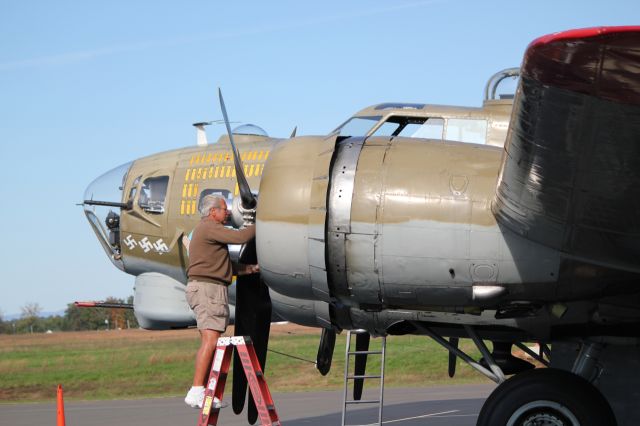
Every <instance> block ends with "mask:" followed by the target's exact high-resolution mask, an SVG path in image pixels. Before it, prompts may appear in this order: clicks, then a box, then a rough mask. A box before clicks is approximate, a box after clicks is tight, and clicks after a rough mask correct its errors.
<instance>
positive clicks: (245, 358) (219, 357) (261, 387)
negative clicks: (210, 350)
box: [198, 336, 281, 426]
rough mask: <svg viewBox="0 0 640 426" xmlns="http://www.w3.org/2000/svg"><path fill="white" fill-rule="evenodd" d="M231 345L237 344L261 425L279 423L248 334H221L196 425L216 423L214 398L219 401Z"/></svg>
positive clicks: (278, 424)
mask: <svg viewBox="0 0 640 426" xmlns="http://www.w3.org/2000/svg"><path fill="white" fill-rule="evenodd" d="M232 346H235V347H236V350H237V351H238V356H239V357H240V361H242V367H243V368H244V373H245V374H246V375H247V382H248V383H249V389H251V395H253V400H254V402H255V403H256V408H257V409H258V418H259V419H260V423H261V424H262V425H263V426H281V425H280V419H279V418H278V413H276V407H275V405H274V404H273V399H272V398H271V392H269V387H268V386H267V381H266V380H265V378H264V375H263V374H262V368H260V363H259V362H258V358H257V357H256V351H255V349H254V348H253V343H252V342H251V338H250V337H249V336H244V337H243V336H234V337H220V338H219V339H218V344H217V346H216V352H215V354H214V356H213V362H212V364H211V373H210V374H209V381H208V385H207V388H206V389H205V394H204V403H203V405H202V412H201V413H200V416H198V426H207V425H217V424H218V415H219V414H220V409H219V408H215V407H214V406H213V405H214V404H213V398H214V397H216V398H218V399H219V400H220V401H222V395H224V385H225V383H226V382H227V373H229V366H230V365H231V355H232V354H233V348H232Z"/></svg>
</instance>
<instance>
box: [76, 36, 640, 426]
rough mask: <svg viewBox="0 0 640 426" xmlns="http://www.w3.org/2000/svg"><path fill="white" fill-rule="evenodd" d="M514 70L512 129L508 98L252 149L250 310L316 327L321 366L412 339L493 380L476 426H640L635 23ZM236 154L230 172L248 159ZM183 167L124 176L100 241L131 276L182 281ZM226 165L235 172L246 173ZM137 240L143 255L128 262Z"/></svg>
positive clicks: (156, 161)
mask: <svg viewBox="0 0 640 426" xmlns="http://www.w3.org/2000/svg"><path fill="white" fill-rule="evenodd" d="M520 73H521V78H520V82H519V85H518V89H517V92H516V96H515V100H514V101H513V111H512V114H511V118H510V120H508V119H507V117H508V114H509V112H508V110H509V109H510V105H508V106H505V105H502V103H509V101H495V100H487V101H486V102H485V105H484V106H483V108H480V109H472V108H446V107H443V108H439V107H430V106H424V105H406V104H399V105H389V104H383V105H378V106H375V107H372V108H367V109H365V110H363V111H361V112H360V113H358V114H356V115H355V116H354V117H353V118H352V119H350V120H348V121H347V122H346V123H345V124H344V125H342V126H340V127H339V128H338V129H336V131H334V132H332V133H331V134H330V135H328V136H323V137H298V138H291V139H288V140H268V139H265V140H264V141H261V143H269V144H271V145H269V152H270V154H269V158H268V160H266V161H265V163H264V167H260V175H261V180H260V185H259V189H260V200H259V203H257V208H256V224H257V237H256V254H257V259H258V261H259V262H260V265H261V275H262V280H264V282H266V284H267V285H268V286H269V292H268V293H267V294H263V296H265V297H266V296H267V295H268V294H270V295H271V298H272V300H273V304H274V308H275V310H276V311H277V312H278V314H279V315H282V317H283V318H286V319H293V320H297V322H301V323H303V324H308V325H313V324H315V325H318V326H321V327H323V339H322V342H321V347H320V350H319V368H320V369H321V371H322V370H324V371H325V372H326V370H327V369H328V365H327V364H328V363H330V352H331V350H332V344H331V342H332V339H334V338H335V334H334V333H335V331H339V330H343V329H356V328H362V329H366V330H368V331H369V332H370V333H371V334H373V335H381V334H405V333H414V334H423V335H427V336H430V337H432V338H434V339H435V340H436V341H438V342H439V343H441V344H442V345H443V346H445V347H446V348H447V349H448V350H449V351H450V353H451V354H453V355H455V356H458V357H460V358H462V359H463V360H465V361H466V362H468V363H469V364H470V365H471V366H472V367H474V368H476V369H477V370H479V371H480V372H482V373H483V374H485V375H487V376H488V377H490V378H491V379H492V380H494V381H496V382H498V383H500V385H499V386H498V387H497V388H496V390H495V391H494V392H493V393H492V395H491V396H490V397H489V399H488V400H487V401H486V403H485V404H484V406H483V409H482V411H481V413H480V417H479V419H478V424H480V425H498V424H514V425H524V424H551V425H567V424H573V425H575V424H581V425H591V424H598V425H600V424H616V422H617V423H618V424H621V425H622V424H636V423H637V421H638V418H639V414H638V411H639V408H638V407H637V404H635V401H637V397H638V394H637V393H638V390H637V389H638V388H639V387H638V384H639V380H638V379H639V378H640V377H639V376H638V373H637V371H638V368H637V367H638V360H639V359H640V352H639V349H638V343H639V340H638V337H639V336H640V332H639V331H638V330H640V327H639V326H640V321H639V320H640V309H639V308H640V299H639V296H640V294H639V291H638V280H639V277H640V275H639V274H640V267H639V266H638V265H639V264H640V262H639V260H640V244H639V243H640V240H639V239H638V236H639V234H640V222H638V220H637V218H638V213H639V208H638V207H639V206H638V202H637V200H638V197H639V196H640V176H639V173H640V172H639V170H640V167H639V166H640V164H639V163H640V153H639V152H638V144H637V138H638V135H640V27H608V28H594V29H586V30H576V31H567V32H563V33H557V34H552V35H549V36H545V37H541V38H539V39H537V40H535V41H534V42H532V43H531V44H530V46H529V47H528V49H527V51H526V53H525V57H524V61H523V64H522V66H521V68H520ZM488 92H493V91H492V90H488ZM458 120H468V121H472V120H476V121H478V122H477V123H460V122H459V121H458ZM507 122H508V132H506V143H505V144H504V148H503V147H501V145H502V144H503V141H502V140H501V139H504V137H505V136H504V135H505V130H506V126H507ZM405 129H407V130H405ZM454 135H455V136H458V137H457V138H456V137H455V136H454ZM230 136H231V132H230ZM411 136H418V137H417V138H416V137H411ZM240 139H241V137H238V141H239V143H240V148H241V149H240V154H239V155H238V154H236V158H237V157H241V156H242V155H243V154H244V155H245V158H246V156H247V155H246V152H247V151H249V150H248V149H247V148H244V147H243V146H242V144H241V142H240ZM456 140H457V141H456ZM252 143H255V142H252ZM225 144H226V139H225V140H223V141H220V142H219V145H218V146H217V147H215V145H214V148H213V149H210V152H212V153H213V152H216V150H219V149H221V148H222V147H223V146H225ZM225 149H226V150H227V152H228V151H229V148H226V147H225ZM256 149H257V148H256ZM254 150H255V149H254ZM265 150H266V148H265ZM230 151H231V155H233V154H234V152H236V150H235V149H233V148H232V149H231V150H230ZM185 152H186V153H188V154H187V155H186V156H185V155H184V153H185ZM194 154H195V155H196V157H194V160H193V162H194V163H195V162H196V160H197V155H198V154H200V161H202V154H203V153H199V152H197V149H196V150H194V149H193V148H192V149H191V151H189V150H183V151H174V152H173V153H169V154H160V155H159V156H152V157H147V158H145V159H143V160H139V161H141V163H140V164H136V163H137V162H135V163H133V165H131V166H128V168H129V170H128V173H127V172H126V170H125V169H122V170H121V173H120V175H121V176H122V175H125V179H124V180H123V184H122V189H121V190H122V191H123V193H122V194H121V198H120V199H119V200H120V201H119V204H116V203H111V206H112V207H115V208H119V211H117V212H116V211H114V212H113V215H111V216H112V219H115V217H116V216H117V218H118V219H119V225H118V226H114V227H113V228H112V231H111V232H120V236H119V237H117V236H115V237H114V238H112V239H111V240H110V241H109V240H105V241H106V242H104V243H103V244H104V246H105V248H107V249H108V250H109V253H110V255H111V256H112V258H113V260H114V262H121V266H122V267H123V269H125V270H127V271H128V272H131V273H133V274H142V275H144V274H143V273H148V271H149V270H152V269H151V268H152V267H153V268H157V271H158V272H157V273H161V274H162V275H161V276H163V277H172V279H175V280H176V281H177V282H178V284H179V285H182V286H183V284H181V283H180V281H181V279H183V277H180V276H176V275H172V274H175V271H176V270H178V269H180V267H182V268H183V267H184V253H183V250H182V248H181V247H180V237H181V236H182V234H183V233H185V232H188V230H189V229H190V228H191V227H192V226H193V224H194V223H195V220H196V219H195V218H190V219H188V218H186V217H185V218H183V219H182V221H175V222H174V223H175V225H173V226H171V225H169V224H168V220H167V216H168V215H170V214H171V213H172V212H173V214H174V215H175V216H177V217H179V215H178V214H177V213H179V212H181V211H186V208H185V210H181V207H182V205H183V204H185V203H183V202H186V201H187V200H190V201H191V202H192V205H193V204H196V205H197V197H198V195H197V192H198V191H196V195H195V196H194V194H193V191H192V190H191V191H190V190H189V189H188V184H189V182H187V180H186V177H187V171H186V170H187V169H190V168H193V167H194V165H193V163H191V164H187V163H189V162H191V159H190V157H189V155H194ZM180 155H182V157H180ZM207 155H208V152H207ZM212 155H213V154H212ZM163 156H165V157H164V158H166V156H173V158H174V162H173V166H168V165H167V164H170V163H171V162H170V161H165V162H164V163H163V162H162V161H161V159H162V158H163ZM175 158H180V159H179V160H178V161H176V160H175ZM220 160H221V158H220V157H218V160H217V161H220ZM225 160H226V157H225ZM226 161H229V160H226ZM250 161H252V160H250ZM237 163H238V165H239V167H237V174H238V175H241V174H242V170H243V168H246V165H245V166H244V167H243V166H240V164H239V163H240V158H237ZM163 164H164V166H163ZM142 165H144V166H145V167H140V166H142ZM215 165H216V166H218V164H217V163H216V164H215ZM254 165H255V164H254ZM196 166H197V164H196ZM162 167H164V171H161V172H160V173H156V170H158V171H160V170H162ZM172 167H173V168H174V169H175V170H176V171H177V170H180V172H181V173H184V176H183V175H181V173H175V172H174V173H172V172H171V171H170V169H171V168H172ZM200 167H201V168H202V166H200ZM209 167H211V166H209ZM220 167H221V165H220ZM196 169H197V167H196ZM150 170H151V172H150ZM254 171H255V168H254ZM125 173H126V174H125ZM190 173H193V172H190ZM195 173H196V175H195V176H197V173H198V172H197V171H196V172H195ZM138 176H140V177H139V178H138ZM161 176H167V178H166V180H165V183H163V185H164V188H165V189H164V190H163V191H161V192H164V195H165V196H164V197H162V200H161V201H162V205H161V208H156V211H153V210H152V209H153V207H152V204H146V202H143V203H142V205H141V204H140V201H139V199H140V197H142V193H143V192H144V191H145V190H146V191H147V192H149V191H150V190H149V189H148V188H150V187H151V186H152V185H151V184H150V183H151V182H153V181H150V182H149V184H144V182H145V181H146V179H153V178H157V177H161ZM189 176H191V175H190V174H189ZM201 176H202V173H201ZM225 176H226V175H225ZM172 179H173V180H176V181H177V182H171V180H172ZM240 180H242V179H240ZM256 180H257V179H254V181H253V182H251V176H249V182H250V183H249V185H252V184H253V185H255V184H257V182H256ZM170 182H171V184H170ZM134 183H135V185H134ZM191 183H195V182H191ZM185 184H187V186H184V185H185ZM249 185H245V184H244V183H240V184H239V188H238V190H239V192H240V193H241V195H242V197H240V198H242V202H240V203H236V206H238V204H241V206H239V208H238V209H239V210H243V211H245V215H246V211H247V210H251V208H252V207H253V206H252V204H254V203H255V202H256V201H255V197H253V196H252V194H251V192H250V188H249ZM134 188H135V191H134ZM254 188H255V186H254ZM199 189H200V190H201V189H202V188H199ZM176 191H177V193H176ZM227 191H230V192H231V193H234V192H235V191H232V190H231V189H227ZM181 194H185V195H183V196H182V197H180V195H181ZM189 194H190V195H189ZM189 197H190V198H189ZM87 199H88V200H91V198H87ZM94 200H96V199H95V198H94ZM86 204H87V206H89V203H86ZM93 204H94V205H95V202H94V203H93ZM185 205H186V204H185ZM145 206H149V207H146V208H147V210H145ZM136 209H137V210H136ZM87 210H89V211H90V210H91V208H90V207H87ZM189 212H192V213H191V214H192V215H193V214H194V213H195V209H190V210H189ZM145 215H146V216H145ZM162 215H165V220H167V222H162V220H163V219H162V217H161V216H162ZM88 216H89V218H90V221H92V223H93V224H94V226H95V227H96V229H98V230H97V232H96V233H97V234H98V236H99V237H101V238H103V237H104V238H108V237H109V235H107V234H106V233H104V232H103V234H104V235H102V236H101V231H100V230H99V229H100V228H99V227H101V226H102V225H101V223H99V222H98V218H97V216H94V217H92V216H91V214H90V213H88ZM183 216H184V215H183ZM134 220H137V221H138V222H135V221H134ZM188 220H191V221H192V222H191V223H189V222H188ZM143 224H149V226H148V227H147V228H144V231H142V232H140V231H136V229H138V228H135V227H136V226H139V225H143ZM132 226H133V227H132ZM145 226H146V225H145ZM151 227H153V228H151ZM152 229H154V230H156V229H157V231H155V232H156V233H155V234H153V233H151V230H152ZM163 229H167V231H168V232H165V233H162V232H163V231H161V230H163ZM129 235H131V236H132V237H131V238H132V239H133V240H135V243H136V246H134V245H133V244H130V246H129V245H127V242H126V241H127V238H129ZM145 238H146V240H145ZM158 239H162V241H160V242H159V241H158ZM129 241H130V242H131V243H133V241H132V240H131V239H129ZM140 242H142V243H140ZM162 243H164V244H165V245H167V248H166V249H165V248H164V247H163V245H162ZM149 244H150V245H151V246H153V247H154V249H155V252H154V253H153V254H152V255H150V256H149V257H148V258H147V257H144V255H142V254H138V255H136V254H135V253H134V252H133V251H134V250H135V249H136V248H143V247H145V246H146V247H147V248H149V247H148V246H149ZM154 244H156V245H157V247H156V246H154ZM174 250H175V251H176V253H173V254H172V251H174ZM151 251H152V248H149V250H148V252H151ZM250 251H251V250H245V252H250ZM169 255H172V256H174V258H175V259H176V260H173V261H167V260H168V259H169ZM250 255H251V253H249V254H248V255H247V256H250ZM152 256H154V257H152ZM163 256H166V257H164V258H163ZM127 258H129V259H127ZM147 259H148V260H147ZM172 262H173V263H172ZM143 264H144V265H146V266H144V267H143ZM166 265H171V267H172V268H173V269H171V268H169V267H167V266H166ZM145 268H146V269H145ZM142 275H140V276H142ZM138 279H140V277H139V278H138ZM138 279H137V282H136V297H140V298H144V297H145V295H146V294H151V293H153V291H154V289H153V287H152V286H150V285H148V286H147V287H145V286H144V285H143V286H142V288H146V289H147V290H146V292H144V291H143V292H141V293H138ZM174 285H176V284H174ZM158 287H160V285H158ZM240 287H242V286H239V288H240ZM177 288H180V287H177ZM163 291H164V294H167V291H166V290H159V294H162V292H163ZM176 291H177V290H176ZM154 294H155V293H154ZM150 297H154V296H150ZM241 300H242V297H240V296H239V298H238V301H241ZM141 306H144V300H143V301H142V302H141ZM287 307H288V309H287ZM156 314H157V315H160V314H159V313H156ZM254 319H256V321H257V322H259V321H263V322H264V321H265V319H267V320H268V317H266V316H263V317H262V318H261V319H260V318H254ZM165 324H169V322H166V323H165ZM252 327H253V329H254V330H259V329H261V330H263V331H264V327H263V326H259V325H256V324H254V325H253V326H252ZM267 329H268V327H267ZM460 337H470V338H471V339H472V340H473V341H474V342H475V343H476V345H477V346H478V348H479V349H480V351H481V353H482V355H483V358H482V360H480V361H476V360H474V359H472V358H471V357H469V356H468V355H467V354H465V353H463V352H462V351H460V350H459V349H458V347H457V340H458V338H460ZM447 338H448V340H447ZM485 340H489V341H491V342H492V346H493V348H492V351H489V349H488V348H487V346H486V344H485V343H484V341H485ZM522 342H538V343H539V344H540V348H541V350H540V352H539V353H532V352H531V351H530V350H529V349H528V348H527V347H526V346H524V345H523V344H522ZM365 343H366V342H365ZM514 344H515V345H518V346H520V347H521V348H523V350H525V351H528V352H529V353H530V354H531V355H532V356H534V357H535V358H537V359H538V360H539V361H540V362H541V363H543V364H545V365H548V366H550V367H551V368H543V369H535V370H530V367H531V366H530V365H528V364H526V363H523V362H520V361H518V360H516V359H515V358H513V357H512V356H511V347H512V345H514ZM361 364H362V363H361ZM323 367H324V368H323ZM454 372H455V359H454V362H452V363H451V365H450V373H454ZM511 374H514V376H513V377H511V378H509V379H508V380H505V375H511ZM234 387H235V386H234ZM235 397H236V395H235V392H234V408H236V407H235V406H236V401H235V399H236V398H235Z"/></svg>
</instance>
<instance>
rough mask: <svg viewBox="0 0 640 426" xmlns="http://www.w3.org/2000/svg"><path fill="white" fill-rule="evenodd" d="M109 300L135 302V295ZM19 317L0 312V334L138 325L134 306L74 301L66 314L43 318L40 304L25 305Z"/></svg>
mask: <svg viewBox="0 0 640 426" xmlns="http://www.w3.org/2000/svg"><path fill="white" fill-rule="evenodd" d="M105 302H109V303H133V296H129V298H127V300H126V301H125V300H124V299H118V298H115V297H109V298H107V299H106V300H105ZM21 309H22V314H21V316H20V318H19V319H15V320H11V321H5V320H4V318H3V317H2V314H1V313H0V334H20V333H44V332H47V331H49V330H51V331H83V330H107V329H109V330H113V329H124V328H138V321H136V317H135V316H134V315H133V309H118V308H79V307H77V306H76V305H75V304H73V303H69V304H68V305H67V309H66V310H65V312H64V315H63V316H61V315H56V316H50V317H46V318H45V317H41V316H40V313H41V312H42V308H41V307H40V305H38V304H37V303H28V304H27V305H25V306H23V307H22V308H21Z"/></svg>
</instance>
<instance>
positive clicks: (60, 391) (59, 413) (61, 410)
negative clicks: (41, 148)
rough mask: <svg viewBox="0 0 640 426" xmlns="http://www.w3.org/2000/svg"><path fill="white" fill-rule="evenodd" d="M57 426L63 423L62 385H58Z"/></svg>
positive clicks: (61, 425) (62, 425)
mask: <svg viewBox="0 0 640 426" xmlns="http://www.w3.org/2000/svg"><path fill="white" fill-rule="evenodd" d="M58 426H65V425H64V398H63V397H62V385H58Z"/></svg>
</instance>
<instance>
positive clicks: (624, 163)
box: [492, 26, 640, 272]
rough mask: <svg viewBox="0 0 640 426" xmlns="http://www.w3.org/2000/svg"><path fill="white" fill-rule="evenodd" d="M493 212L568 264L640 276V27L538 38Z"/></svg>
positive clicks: (526, 63) (526, 67)
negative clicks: (573, 261)
mask: <svg viewBox="0 0 640 426" xmlns="http://www.w3.org/2000/svg"><path fill="white" fill-rule="evenodd" d="M503 155H504V156H503V162H502V169H501V172H500V175H499V177H498V184H497V191H496V197H495V200H494V203H493V206H492V208H493V212H494V214H495V215H496V218H497V220H498V222H499V223H500V225H501V226H505V227H507V228H509V229H511V230H512V231H515V232H517V233H518V234H520V235H523V236H525V237H527V238H529V239H531V240H533V241H536V242H539V243H541V244H544V245H546V246H548V247H552V248H555V249H559V250H561V251H562V252H563V253H564V254H565V255H566V256H567V257H569V258H573V259H576V260H578V261H583V262H587V263H591V264H599V265H606V266H610V267H613V268H616V269H620V270H626V271H636V272H638V271H640V26H636V27H600V28H591V29H584V30H574V31H567V32H562V33H556V34H552V35H549V36H545V37H541V38H539V39H537V40H534V41H533V42H532V43H531V44H530V45H529V47H528V48H527V51H526V53H525V56H524V60H523V64H522V68H521V79H520V86H519V88H518V90H517V93H516V97H515V100H514V110H513V115H512V117H511V123H510V127H509V132H508V136H507V142H506V144H505V151H504V154H503Z"/></svg>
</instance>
